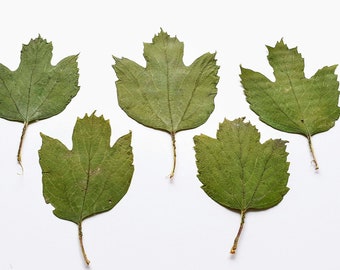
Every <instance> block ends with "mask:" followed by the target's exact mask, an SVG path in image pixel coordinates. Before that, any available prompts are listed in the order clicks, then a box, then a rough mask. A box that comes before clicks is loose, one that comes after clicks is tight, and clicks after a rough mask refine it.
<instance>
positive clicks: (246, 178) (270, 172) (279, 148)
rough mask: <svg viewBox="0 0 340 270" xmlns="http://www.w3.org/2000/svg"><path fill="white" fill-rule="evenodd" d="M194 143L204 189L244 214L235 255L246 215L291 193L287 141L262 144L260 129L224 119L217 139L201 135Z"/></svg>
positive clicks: (217, 199) (225, 205)
mask: <svg viewBox="0 0 340 270" xmlns="http://www.w3.org/2000/svg"><path fill="white" fill-rule="evenodd" d="M194 142H195V151H196V164H197V168H198V178H199V180H200V181H201V182H202V184H203V186H202V189H203V190H204V191H205V192H206V194H207V195H208V196H209V197H210V198H212V199H213V200H214V201H216V202H217V203H219V204H221V205H222V206H224V207H227V208H230V209H233V210H238V211H240V213H241V224H240V229H239V232H238V234H237V237H236V238H235V242H234V245H233V247H232V249H231V253H235V251H236V248H237V242H238V239H239V237H240V234H241V231H242V228H243V223H244V218H245V213H246V212H247V211H249V210H263V209H267V208H270V207H273V206H275V205H277V204H278V203H279V202H280V201H281V200H282V199H283V196H284V195H285V194H286V193H287V192H288V190H289V188H288V187H287V182H288V177H289V173H288V168H289V163H288V162H287V155H288V154H287V152H286V141H282V140H280V139H276V140H268V141H266V142H265V143H263V144H261V143H260V133H259V132H258V131H257V129H256V128H255V127H254V126H252V125H251V124H250V123H249V122H248V123H245V122H244V120H243V119H242V118H239V119H236V120H234V121H229V120H224V122H223V123H221V124H220V127H219V130H218V131H217V135H216V139H214V138H211V137H208V136H206V135H199V136H195V137H194Z"/></svg>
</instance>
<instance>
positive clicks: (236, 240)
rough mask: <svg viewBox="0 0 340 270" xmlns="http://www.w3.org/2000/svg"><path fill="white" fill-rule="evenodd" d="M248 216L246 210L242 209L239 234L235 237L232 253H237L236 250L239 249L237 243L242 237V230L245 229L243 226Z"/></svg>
mask: <svg viewBox="0 0 340 270" xmlns="http://www.w3.org/2000/svg"><path fill="white" fill-rule="evenodd" d="M245 217H246V210H241V222H240V227H239V229H238V232H237V235H236V237H235V240H234V244H233V246H232V248H231V250H230V253H231V254H235V252H236V249H237V244H238V240H239V239H240V236H241V233H242V230H243V226H244V219H245Z"/></svg>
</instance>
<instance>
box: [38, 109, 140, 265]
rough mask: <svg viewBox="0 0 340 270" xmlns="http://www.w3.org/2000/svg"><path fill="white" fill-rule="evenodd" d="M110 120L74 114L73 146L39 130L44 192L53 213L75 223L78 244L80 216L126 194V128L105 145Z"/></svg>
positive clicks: (105, 207) (129, 172) (129, 153)
mask: <svg viewBox="0 0 340 270" xmlns="http://www.w3.org/2000/svg"><path fill="white" fill-rule="evenodd" d="M110 136H111V128H110V124H109V121H107V120H104V118H103V117H96V116H95V115H94V114H92V115H91V116H87V115H86V116H85V117H84V118H83V119H78V120H77V122H76V125H75V127H74V131H73V137H72V141H73V149H72V150H69V149H67V147H66V146H65V145H63V144H62V143H61V142H60V141H58V140H56V139H53V138H50V137H48V136H46V135H43V134H41V137H42V146H41V149H40V150H39V157H40V166H41V169H42V175H43V177H42V181H43V195H44V198H45V200H46V203H50V204H52V205H53V207H54V208H55V209H54V211H53V213H54V214H55V215H56V216H57V217H59V218H61V219H65V220H69V221H72V222H74V223H76V224H77V225H78V229H79V239H80V242H81V247H82V250H83V253H84V257H85V261H86V262H87V263H89V260H88V259H87V257H86V255H85V251H84V248H83V244H82V230H81V226H82V221H83V220H84V219H86V218H88V217H91V216H93V215H95V214H98V213H101V212H105V211H108V210H110V209H112V208H113V207H114V206H115V205H116V204H117V203H118V202H119V201H120V200H121V199H122V198H123V196H124V195H125V194H126V192H127V190H128V188H129V186H130V182H131V178H132V175H133V171H134V167H133V164H132V162H133V154H132V148H131V132H130V133H128V134H127V135H124V136H122V137H121V138H119V139H118V140H117V141H116V143H115V144H114V145H113V146H112V147H110Z"/></svg>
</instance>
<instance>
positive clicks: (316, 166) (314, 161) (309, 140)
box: [307, 134, 319, 170]
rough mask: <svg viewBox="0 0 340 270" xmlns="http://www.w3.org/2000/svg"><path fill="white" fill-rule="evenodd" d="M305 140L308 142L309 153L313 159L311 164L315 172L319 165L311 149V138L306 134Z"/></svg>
mask: <svg viewBox="0 0 340 270" xmlns="http://www.w3.org/2000/svg"><path fill="white" fill-rule="evenodd" d="M307 140H308V145H309V149H310V152H311V154H312V158H313V160H312V162H313V163H314V166H315V170H318V169H319V164H318V162H317V160H316V156H315V152H314V148H313V144H312V136H311V135H309V134H308V136H307Z"/></svg>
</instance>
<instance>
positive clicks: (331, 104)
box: [240, 40, 340, 169]
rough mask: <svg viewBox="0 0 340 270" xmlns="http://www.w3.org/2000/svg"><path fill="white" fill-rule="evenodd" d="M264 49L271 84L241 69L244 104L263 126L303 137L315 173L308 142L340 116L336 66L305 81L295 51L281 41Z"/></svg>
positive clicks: (311, 147)
mask: <svg viewBox="0 0 340 270" xmlns="http://www.w3.org/2000/svg"><path fill="white" fill-rule="evenodd" d="M267 48H268V51H269V54H268V61H269V64H270V65H271V66H272V68H273V70H274V76H275V81H274V82H272V81H271V80H269V79H268V78H267V77H265V76H264V75H262V74H261V73H259V72H255V71H252V70H250V69H246V68H243V67H241V75H240V77H241V83H242V85H243V87H244V92H245V95H246V98H247V101H248V102H249V104H250V108H251V109H252V110H253V111H254V112H255V113H256V114H257V115H258V116H259V117H260V120H261V121H263V122H264V123H266V124H268V125H270V126H272V127H273V128H275V129H278V130H281V131H285V132H290V133H296V134H301V135H303V136H305V137H306V138H307V139H308V143H309V146H310V150H311V153H312V156H313V162H314V164H315V168H316V169H318V163H317V161H316V158H315V154H314V150H313V146H312V142H311V138H312V136H313V135H315V134H317V133H320V132H324V131H327V130H329V129H330V128H332V127H333V126H334V124H335V121H336V120H337V119H338V118H339V115H340V108H339V107H338V101H339V91H338V88H339V82H338V81H337V75H336V74H334V71H335V69H336V65H334V66H330V67H327V66H326V67H323V68H322V69H320V70H318V71H317V72H316V73H315V74H314V75H313V76H312V77H311V78H309V79H308V78H306V77H305V74H304V59H303V58H302V56H301V54H300V53H298V51H297V48H293V49H289V48H288V47H287V45H286V44H285V43H284V42H283V40H281V41H280V42H277V44H276V45H275V47H273V48H272V47H269V46H267Z"/></svg>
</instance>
